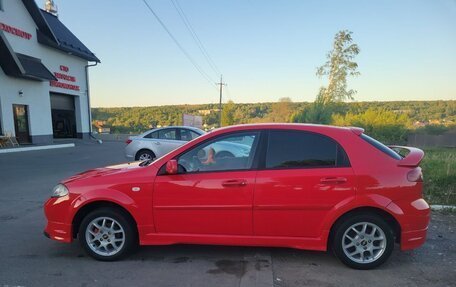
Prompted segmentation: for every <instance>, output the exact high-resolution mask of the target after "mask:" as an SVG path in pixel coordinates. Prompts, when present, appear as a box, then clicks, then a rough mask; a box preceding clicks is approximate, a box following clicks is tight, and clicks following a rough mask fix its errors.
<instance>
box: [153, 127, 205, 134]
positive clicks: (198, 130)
mask: <svg viewBox="0 0 456 287" xmlns="http://www.w3.org/2000/svg"><path fill="white" fill-rule="evenodd" d="M164 129H188V130H192V131H196V132H204V131H203V130H202V129H199V128H196V127H190V126H166V127H160V128H153V129H150V130H148V131H146V133H148V132H151V131H159V130H164Z"/></svg>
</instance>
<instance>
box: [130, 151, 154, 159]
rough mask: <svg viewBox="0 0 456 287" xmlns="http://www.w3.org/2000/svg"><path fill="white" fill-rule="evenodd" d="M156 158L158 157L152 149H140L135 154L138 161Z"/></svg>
mask: <svg viewBox="0 0 456 287" xmlns="http://www.w3.org/2000/svg"><path fill="white" fill-rule="evenodd" d="M155 158H156V156H155V154H154V153H153V152H151V151H150V150H146V149H143V150H140V151H138V152H137V153H136V156H135V160H136V161H138V160H141V161H144V160H154V159H155Z"/></svg>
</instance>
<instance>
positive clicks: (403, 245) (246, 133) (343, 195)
mask: <svg viewBox="0 0 456 287" xmlns="http://www.w3.org/2000/svg"><path fill="white" fill-rule="evenodd" d="M167 129H174V131H175V133H176V134H178V133H180V131H179V129H180V128H179V127H171V128H167ZM167 129H164V130H163V131H164V132H166V131H167ZM160 131H161V130H158V135H157V136H158V137H160ZM151 132H152V133H153V132H155V131H151ZM393 148H394V149H400V150H402V151H403V155H401V154H402V153H401V154H399V153H397V152H395V151H394V150H393ZM423 156H424V153H423V151H422V150H420V149H417V148H413V147H388V146H385V145H384V144H382V143H380V142H378V141H376V140H375V139H373V138H371V137H369V136H367V135H366V134H364V130H363V129H361V128H352V127H334V126H323V125H307V124H255V125H239V126H231V127H226V128H221V129H217V130H214V131H212V132H210V133H207V134H204V135H202V136H201V137H197V138H196V139H195V140H192V141H190V142H188V143H187V144H185V145H183V146H181V147H179V148H177V149H176V150H174V151H171V152H169V153H168V154H166V155H164V156H162V157H161V158H158V159H157V160H155V161H151V160H148V161H143V162H135V163H128V164H121V165H116V166H108V167H103V168H97V169H94V170H90V171H87V172H84V173H81V174H78V175H75V176H73V177H70V178H68V179H66V180H63V181H61V182H60V183H59V184H58V185H57V186H56V187H55V188H54V190H53V193H52V196H51V198H50V199H49V200H48V201H47V202H46V204H45V206H44V210H45V215H46V218H47V225H46V227H45V231H44V234H45V235H46V236H47V237H49V238H51V239H54V240H57V241H60V242H68V243H69V242H72V241H73V240H74V239H75V238H78V239H79V241H80V243H81V245H82V247H83V248H84V249H85V251H86V252H87V253H88V254H89V255H90V256H92V257H94V258H95V259H98V260H105V261H112V260H116V259H119V258H121V257H123V256H125V255H127V254H128V253H129V252H130V251H132V250H133V248H134V247H135V246H137V245H165V244H179V243H187V244H217V245H244V246H275V247H291V248H298V249H308V250H319V251H326V250H331V251H332V252H333V253H334V254H335V255H336V256H337V257H338V258H339V259H340V260H341V261H342V262H343V263H344V264H346V265H348V266H350V267H352V268H356V269H372V268H375V267H377V266H379V265H381V264H382V263H384V262H385V261H386V260H387V259H388V257H390V255H391V254H392V251H393V249H394V246H395V244H396V243H397V244H398V245H399V246H400V249H401V250H411V249H415V248H418V247H419V246H421V245H422V244H423V243H424V242H425V241H426V234H427V230H428V225H429V220H430V208H429V205H428V204H427V203H426V201H425V200H424V199H423V177H422V172H421V168H420V167H419V165H420V162H421V160H422V159H423Z"/></svg>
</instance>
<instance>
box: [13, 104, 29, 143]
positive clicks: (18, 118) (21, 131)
mask: <svg viewBox="0 0 456 287" xmlns="http://www.w3.org/2000/svg"><path fill="white" fill-rule="evenodd" d="M13 114H14V129H15V131H16V139H17V141H18V142H19V143H20V144H22V143H30V132H29V120H28V106H26V105H13Z"/></svg>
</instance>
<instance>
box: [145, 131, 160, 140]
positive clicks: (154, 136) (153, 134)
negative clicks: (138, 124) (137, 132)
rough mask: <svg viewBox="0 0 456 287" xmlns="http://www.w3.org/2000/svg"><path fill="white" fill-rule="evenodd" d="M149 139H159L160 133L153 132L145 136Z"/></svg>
mask: <svg viewBox="0 0 456 287" xmlns="http://www.w3.org/2000/svg"><path fill="white" fill-rule="evenodd" d="M144 137H145V138H147V139H158V132H151V133H148V134H147V135H145V136H144Z"/></svg>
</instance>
